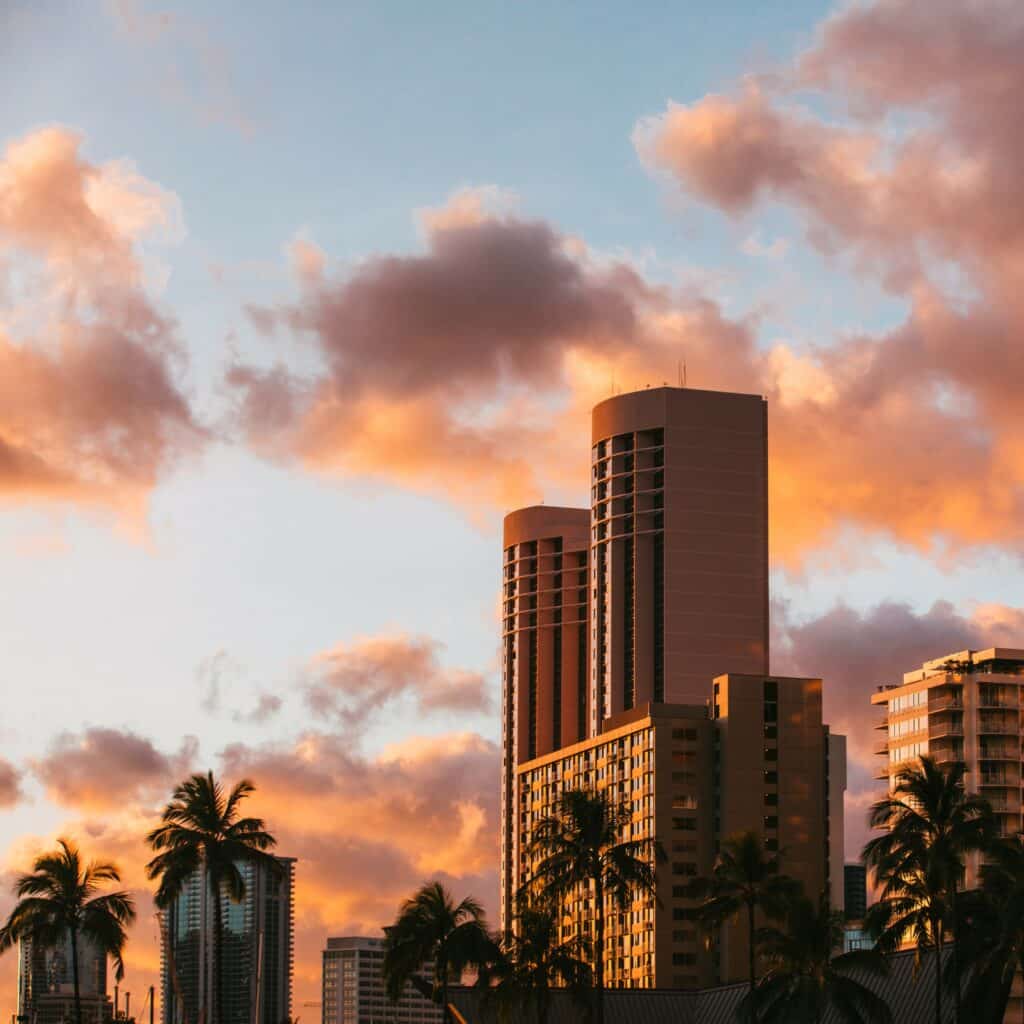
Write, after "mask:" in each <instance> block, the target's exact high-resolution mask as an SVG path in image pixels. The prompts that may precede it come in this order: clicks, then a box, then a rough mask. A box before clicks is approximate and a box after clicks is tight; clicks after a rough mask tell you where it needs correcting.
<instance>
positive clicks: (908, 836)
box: [862, 756, 996, 1024]
mask: <svg viewBox="0 0 1024 1024" xmlns="http://www.w3.org/2000/svg"><path fill="white" fill-rule="evenodd" d="M963 778H964V766H963V765H962V764H955V765H954V766H953V767H951V768H950V769H948V770H945V769H942V768H940V767H939V766H938V764H937V763H936V762H935V760H934V759H933V758H930V757H928V756H924V757H922V758H920V763H919V764H917V765H911V766H907V767H904V768H902V769H901V770H900V771H899V772H898V773H897V775H896V785H895V786H894V787H893V790H892V792H891V793H890V795H889V796H887V797H886V798H885V799H883V800H879V801H878V802H877V803H876V804H875V805H874V806H873V807H872V808H871V814H870V816H869V823H870V825H871V827H872V828H880V829H885V831H884V832H883V833H882V834H881V835H879V836H876V837H875V838H874V839H871V840H870V841H869V842H868V843H867V845H865V847H864V852H863V854H862V856H863V859H864V862H865V864H867V866H868V867H869V868H871V869H873V870H874V873H875V879H876V883H877V884H878V885H880V886H881V896H880V899H879V902H878V903H877V904H876V905H875V906H873V907H871V908H870V910H869V912H868V914H867V917H866V919H865V923H866V924H867V925H868V927H869V929H870V930H871V931H872V933H873V934H875V935H876V936H877V939H878V942H879V948H881V949H882V950H883V952H888V951H891V950H894V949H897V948H898V947H899V946H900V944H901V943H902V942H904V941H905V940H906V937H907V936H908V935H912V936H913V940H914V943H915V945H916V947H917V959H918V963H920V958H921V955H922V954H923V953H924V952H925V951H926V950H931V951H932V952H933V953H934V956H935V1020H936V1022H937V1024H938V1022H940V1021H941V1019H942V980H941V974H942V949H943V945H944V941H945V932H946V930H947V929H948V930H949V931H950V932H951V936H952V942H953V960H954V970H953V974H954V977H957V976H959V974H960V971H959V968H958V965H957V964H956V961H957V958H958V956H959V953H958V942H957V929H956V918H957V912H956V903H957V894H958V890H959V887H960V885H961V882H962V880H963V875H964V864H965V861H966V857H967V855H968V854H969V853H971V852H973V851H979V850H984V849H985V848H986V847H988V846H989V845H991V843H992V841H993V840H994V838H995V834H996V826H995V819H994V817H993V815H992V810H991V808H990V807H989V805H988V802H987V801H985V800H983V799H982V798H981V797H979V796H976V795H974V794H970V793H966V792H965V791H964V785H963ZM953 988H954V1001H955V1004H956V1019H957V1020H958V1021H959V1019H960V986H959V984H956V985H954V986H953Z"/></svg>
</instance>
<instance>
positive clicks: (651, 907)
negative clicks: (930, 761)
mask: <svg viewBox="0 0 1024 1024" xmlns="http://www.w3.org/2000/svg"><path fill="white" fill-rule="evenodd" d="M767 476H768V474H767V419H766V407H765V403H764V401H763V400H762V399H761V398H760V397H758V396H753V395H735V394H726V393H721V392H708V391H695V390H689V389H684V388H654V389H649V390H646V391H640V392H635V393H632V394H627V395H620V396H617V397H615V398H611V399H609V400H607V401H605V402H602V403H601V404H599V405H598V406H597V407H596V408H595V409H594V411H593V421H592V437H591V507H590V508H589V509H573V508H554V507H549V506H536V507H532V508H526V509H520V510H519V511H516V512H513V513H511V514H510V515H508V516H507V517H506V519H505V531H504V559H503V579H502V585H503V633H502V641H503V673H502V675H503V740H504V742H503V770H502V804H503V828H502V835H501V856H502V903H501V911H502V926H503V928H505V929H506V930H507V929H508V928H509V927H510V926H511V921H512V917H513V913H514V896H515V893H516V891H517V890H518V889H519V887H520V886H521V885H522V884H523V882H524V881H526V880H527V879H528V878H529V876H530V874H531V872H532V870H533V869H534V867H535V865H534V864H532V863H530V860H529V852H528V847H529V840H530V834H531V829H532V828H533V827H534V826H535V825H536V823H537V821H539V820H540V819H542V818H543V817H545V816H547V815H548V814H551V813H553V812H554V811H555V808H556V805H557V799H558V795H559V793H560V792H561V791H562V790H564V789H569V788H576V787H584V788H591V789H596V790H603V791H606V792H608V793H609V795H610V796H611V797H613V799H614V800H615V801H617V802H627V803H628V804H629V805H630V807H631V810H632V812H633V816H632V821H631V823H630V826H629V835H630V836H634V837H637V836H645V837H656V838H658V839H659V840H660V841H661V842H662V844H663V845H664V847H665V849H666V852H667V853H668V862H667V863H666V864H665V865H664V866H662V867H660V868H659V870H658V882H657V890H658V894H657V899H651V898H650V897H647V896H644V897H641V898H638V899H637V900H636V901H634V905H633V906H632V907H631V908H630V909H629V910H628V911H625V912H620V911H619V910H618V909H615V911H614V913H612V911H611V909H609V915H608V922H609V925H608V927H609V930H608V942H607V949H606V956H607V963H606V977H607V978H608V981H609V984H611V985H628V986H638V987H654V986H659V987H664V986H673V987H692V986H696V985H705V984H709V983H711V982H713V981H715V980H717V979H719V978H733V977H738V976H742V973H743V970H744V968H743V967H742V964H741V963H740V959H741V958H740V951H741V949H742V941H741V940H742V936H741V934H740V933H739V932H738V931H737V930H736V929H735V928H730V929H726V930H725V932H724V934H723V936H722V937H721V940H720V942H719V943H718V944H717V946H716V947H715V948H714V949H711V950H705V949H704V948H703V947H704V944H703V941H702V938H701V937H699V936H698V935H697V931H696V927H695V922H694V909H695V908H694V904H693V902H692V901H690V900H687V899H686V897H685V895H684V891H685V888H686V885H687V882H688V881H689V879H690V878H692V877H693V876H694V875H703V874H706V873H707V872H708V871H710V869H711V866H712V864H713V861H714V857H715V854H716V852H717V849H718V844H719V842H720V841H721V839H722V838H723V837H724V836H727V835H729V834H730V833H733V832H736V831H741V830H747V829H754V830H756V831H758V832H760V833H761V834H762V835H763V836H764V838H765V840H766V842H767V844H768V846H769V848H778V849H781V850H782V851H783V854H782V856H783V870H785V871H787V872H788V873H790V874H792V875H794V876H796V877H798V878H800V879H801V880H802V881H804V883H805V885H806V887H807V889H808V891H810V892H817V891H820V890H821V889H822V888H823V887H825V886H826V885H827V886H830V887H831V888H832V890H833V891H834V892H837V893H838V902H839V903H840V904H841V899H842V867H841V865H842V855H841V849H842V799H841V793H842V787H843V786H844V785H845V754H844V752H843V749H842V747H841V743H840V740H841V738H837V737H829V735H828V731H827V728H826V727H825V726H824V725H823V723H822V720H821V681H820V680H816V679H787V678H780V677H776V676H771V675H769V674H768V609H769V602H768V507H767ZM830 757H831V759H832V760H833V765H832V767H831V769H830ZM839 759H841V760H842V766H841V768H840V766H839V764H838V760H839ZM837 794H838V797H837ZM830 808H834V809H835V811H836V813H835V815H834V816H833V815H831V813H830ZM830 819H831V821H832V828H831V829H830V828H829V823H830ZM836 850H838V851H840V852H839V853H838V855H837V854H836ZM837 857H838V859H837ZM833 863H834V865H835V866H834V867H832V866H831V865H832V864H833ZM836 878H838V880H839V881H838V885H837V884H836V882H835V879H836ZM592 909H593V908H591V907H589V906H588V897H587V895H586V894H583V893H581V894H579V898H578V900H577V901H576V905H575V906H572V907H571V908H570V910H571V912H570V914H569V915H568V918H567V920H566V921H565V925H564V930H565V931H566V933H567V934H570V933H572V932H573V931H574V930H577V929H578V928H580V927H583V928H586V927H589V924H588V922H589V921H590V920H591V919H592ZM738 939H739V940H740V941H738Z"/></svg>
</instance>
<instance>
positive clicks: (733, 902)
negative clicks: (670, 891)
mask: <svg viewBox="0 0 1024 1024" xmlns="http://www.w3.org/2000/svg"><path fill="white" fill-rule="evenodd" d="M798 892H799V884H798V883H797V882H795V881H794V880H793V879H792V878H789V877H788V876H787V875H783V874H781V873H780V872H779V858H778V855H777V854H776V855H775V856H772V855H770V854H769V853H768V851H767V850H766V849H765V847H764V844H763V843H762V842H761V837H760V836H759V835H758V834H757V833H756V832H737V833H735V834H733V835H731V836H728V837H727V838H726V839H723V840H722V845H721V848H720V850H719V852H718V856H717V857H716V858H715V864H714V867H713V868H712V869H711V874H710V875H708V876H707V877H704V878H695V879H694V880H693V882H692V883H691V885H690V895H691V896H693V897H694V898H695V899H699V900H701V901H702V902H701V904H700V906H699V907H698V908H697V916H698V920H699V921H700V923H701V924H702V925H703V926H704V927H705V928H706V929H713V928H720V927H721V926H722V925H723V924H725V922H726V921H733V920H736V919H737V918H739V917H740V916H741V915H744V916H745V917H746V923H747V934H748V937H749V942H748V949H747V980H748V983H749V992H748V993H747V994H748V996H750V995H752V993H753V991H754V986H755V985H756V984H757V957H756V947H755V919H756V916H757V912H758V911H759V910H760V911H761V912H762V913H763V914H765V915H766V916H768V917H781V916H782V915H783V914H784V913H785V912H786V909H787V908H788V906H789V904H790V902H791V901H792V900H793V899H794V898H795V897H796V895H797V893H798Z"/></svg>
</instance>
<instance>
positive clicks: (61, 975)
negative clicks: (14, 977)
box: [18, 935, 111, 1024]
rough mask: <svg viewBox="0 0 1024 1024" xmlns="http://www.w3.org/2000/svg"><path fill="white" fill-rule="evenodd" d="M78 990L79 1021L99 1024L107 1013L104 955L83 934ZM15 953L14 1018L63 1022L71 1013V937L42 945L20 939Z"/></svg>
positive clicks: (45, 1023)
mask: <svg viewBox="0 0 1024 1024" xmlns="http://www.w3.org/2000/svg"><path fill="white" fill-rule="evenodd" d="M77 944H78V991H79V996H80V998H81V1002H82V1020H83V1024H103V1022H105V1021H106V1020H108V1019H109V1018H110V1016H111V1012H110V1011H111V1006H110V999H109V998H108V997H107V958H106V956H104V954H103V953H102V952H100V951H99V950H98V949H96V948H95V946H93V945H92V943H90V942H89V940H88V939H86V938H85V937H84V936H81V935H80V936H79V937H78V943H77ZM18 952H19V956H18V1017H19V1018H22V1017H23V1018H24V1019H26V1020H29V1021H32V1022H33V1024H63V1021H65V1020H70V1019H72V1017H73V1015H74V992H75V986H74V973H73V971H74V966H73V960H72V955H71V937H70V935H65V936H64V937H63V938H62V939H61V940H60V941H59V942H58V943H57V944H56V945H54V946H49V947H44V946H40V945H39V944H38V943H34V942H32V941H31V940H28V939H23V940H22V941H21V942H20V944H19V950H18Z"/></svg>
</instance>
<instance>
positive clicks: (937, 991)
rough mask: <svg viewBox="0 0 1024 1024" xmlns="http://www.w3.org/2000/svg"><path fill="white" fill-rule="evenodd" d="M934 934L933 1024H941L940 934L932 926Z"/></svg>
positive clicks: (937, 929) (933, 925) (939, 931)
mask: <svg viewBox="0 0 1024 1024" xmlns="http://www.w3.org/2000/svg"><path fill="white" fill-rule="evenodd" d="M932 928H933V929H934V934H935V1024H942V932H941V930H940V929H939V928H936V927H935V924H934V923H933V924H932Z"/></svg>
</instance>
